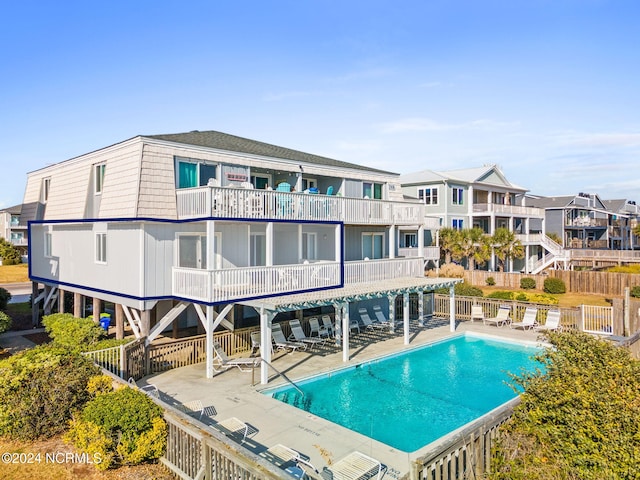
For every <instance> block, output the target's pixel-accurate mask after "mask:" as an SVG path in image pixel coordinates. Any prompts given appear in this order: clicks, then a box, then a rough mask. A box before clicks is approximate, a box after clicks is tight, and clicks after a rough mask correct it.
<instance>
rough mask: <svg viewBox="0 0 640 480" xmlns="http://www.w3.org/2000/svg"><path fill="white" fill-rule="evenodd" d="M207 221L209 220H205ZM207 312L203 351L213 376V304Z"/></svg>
mask: <svg viewBox="0 0 640 480" xmlns="http://www.w3.org/2000/svg"><path fill="white" fill-rule="evenodd" d="M207 223H209V222H207ZM205 310H206V312H207V325H206V327H205V330H206V343H205V352H206V356H207V369H206V370H207V371H206V374H207V378H213V305H207V306H206V309H205Z"/></svg>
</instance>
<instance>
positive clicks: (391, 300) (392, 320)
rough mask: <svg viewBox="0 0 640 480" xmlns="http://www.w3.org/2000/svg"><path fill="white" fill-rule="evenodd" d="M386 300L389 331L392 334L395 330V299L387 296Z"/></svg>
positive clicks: (392, 296)
mask: <svg viewBox="0 0 640 480" xmlns="http://www.w3.org/2000/svg"><path fill="white" fill-rule="evenodd" d="M387 300H389V323H390V324H391V327H389V331H391V332H394V331H395V330H396V328H395V325H396V321H395V320H396V297H395V295H389V296H388V297H387Z"/></svg>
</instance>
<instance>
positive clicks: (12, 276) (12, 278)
mask: <svg viewBox="0 0 640 480" xmlns="http://www.w3.org/2000/svg"><path fill="white" fill-rule="evenodd" d="M28 281H29V266H28V265H27V264H26V263H21V264H20V265H0V283H20V282H28Z"/></svg>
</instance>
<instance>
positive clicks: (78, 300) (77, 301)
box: [33, 292, 84, 318]
mask: <svg viewBox="0 0 640 480" xmlns="http://www.w3.org/2000/svg"><path fill="white" fill-rule="evenodd" d="M36 296H37V295H36ZM36 296H34V297H33V298H36ZM83 304H84V300H83V298H82V295H81V294H79V293H77V292H73V316H74V317H76V318H83V317H84V315H83V313H84V309H83V308H82V306H83Z"/></svg>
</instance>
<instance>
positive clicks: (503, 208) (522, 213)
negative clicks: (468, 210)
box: [473, 203, 544, 218]
mask: <svg viewBox="0 0 640 480" xmlns="http://www.w3.org/2000/svg"><path fill="white" fill-rule="evenodd" d="M473 213H474V214H475V213H483V214H487V215H489V214H495V215H508V216H512V217H532V218H544V209H543V208H536V207H523V206H522V205H504V204H501V203H474V204H473Z"/></svg>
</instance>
